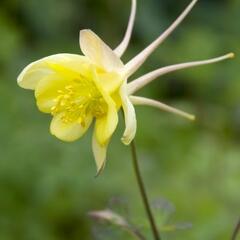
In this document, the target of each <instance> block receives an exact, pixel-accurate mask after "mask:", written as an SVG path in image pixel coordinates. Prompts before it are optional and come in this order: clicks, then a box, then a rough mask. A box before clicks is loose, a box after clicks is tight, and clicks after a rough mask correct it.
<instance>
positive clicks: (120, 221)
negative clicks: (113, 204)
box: [88, 209, 145, 240]
mask: <svg viewBox="0 0 240 240" xmlns="http://www.w3.org/2000/svg"><path fill="white" fill-rule="evenodd" d="M88 215H89V216H90V217H91V218H93V219H95V220H98V221H101V222H108V223H111V224H113V225H115V226H118V227H121V228H122V229H123V230H125V231H127V232H128V233H129V234H131V235H132V236H134V237H135V238H136V239H139V240H145V237H144V236H143V235H142V234H141V233H140V232H139V231H138V230H137V229H136V228H135V227H133V226H132V225H130V224H129V223H128V222H127V221H126V220H125V218H123V217H122V216H120V215H118V214H117V213H115V212H113V211H112V210H109V209H105V210H101V211H91V212H89V213H88Z"/></svg>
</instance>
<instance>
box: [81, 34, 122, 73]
mask: <svg viewBox="0 0 240 240" xmlns="http://www.w3.org/2000/svg"><path fill="white" fill-rule="evenodd" d="M80 47H81V50H82V52H83V54H84V55H85V56H87V57H88V58H89V59H90V60H91V61H92V62H93V63H94V64H96V65H97V66H100V67H102V68H104V69H105V70H107V71H109V72H111V71H118V70H120V69H122V68H123V63H122V62H121V60H120V58H119V57H117V55H116V54H115V53H114V52H113V50H112V49H111V48H110V47H109V46H107V45H106V44H105V43H104V42H103V41H102V40H101V39H100V38H99V37H98V36H97V35H96V34H95V33H94V32H92V31H91V30H82V31H80Z"/></svg>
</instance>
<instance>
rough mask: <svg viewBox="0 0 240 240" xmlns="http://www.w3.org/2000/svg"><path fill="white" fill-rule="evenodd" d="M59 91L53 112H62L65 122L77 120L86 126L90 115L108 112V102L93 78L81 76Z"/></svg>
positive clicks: (100, 115)
mask: <svg viewBox="0 0 240 240" xmlns="http://www.w3.org/2000/svg"><path fill="white" fill-rule="evenodd" d="M57 93H58V96H57V98H56V99H55V102H56V105H55V106H53V107H52V109H51V113H52V115H56V114H59V113H62V121H63V122H64V123H73V122H76V121H77V122H79V123H80V124H82V126H84V125H85V119H86V118H87V117H88V116H89V115H90V116H92V117H96V118H99V117H102V116H103V115H104V114H106V111H107V104H106V102H105V101H104V99H103V97H102V95H101V93H100V92H99V90H98V89H97V87H96V86H95V84H94V82H93V80H91V79H88V78H86V77H84V76H80V78H78V79H73V80H72V81H70V82H69V84H68V85H66V86H65V87H64V88H63V89H59V90H57Z"/></svg>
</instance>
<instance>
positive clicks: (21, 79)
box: [17, 54, 89, 90]
mask: <svg viewBox="0 0 240 240" xmlns="http://www.w3.org/2000/svg"><path fill="white" fill-rule="evenodd" d="M49 63H55V64H59V65H64V66H66V67H67V68H69V69H72V70H74V71H78V72H79V71H80V70H79V69H80V67H81V66H82V65H83V64H89V62H88V60H87V58H86V57H84V56H80V55H75V54H56V55H52V56H49V57H45V58H42V59H40V60H38V61H35V62H33V63H31V64H29V65H28V66H27V67H25V68H24V69H23V71H22V72H21V73H20V74H19V76H18V79H17V82H18V84H19V86H20V87H22V88H26V89H32V90H34V89H35V87H36V86H37V84H38V83H39V81H40V80H41V79H42V78H43V77H45V76H47V75H49V74H51V73H53V72H54V70H53V69H51V67H49Z"/></svg>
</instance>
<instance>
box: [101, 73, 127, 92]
mask: <svg viewBox="0 0 240 240" xmlns="http://www.w3.org/2000/svg"><path fill="white" fill-rule="evenodd" d="M97 75H98V78H99V82H100V84H101V85H102V87H103V89H104V90H105V91H106V92H107V93H109V94H112V93H114V92H115V91H116V90H117V89H118V88H119V87H120V86H121V84H122V82H123V78H121V77H120V76H119V74H116V73H113V72H112V73H106V72H104V73H97Z"/></svg>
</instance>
